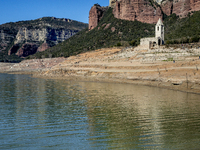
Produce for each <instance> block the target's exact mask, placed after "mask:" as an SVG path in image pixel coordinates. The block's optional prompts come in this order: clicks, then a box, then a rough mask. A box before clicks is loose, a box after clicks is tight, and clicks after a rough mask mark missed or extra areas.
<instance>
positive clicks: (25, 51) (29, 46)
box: [16, 43, 38, 57]
mask: <svg viewBox="0 0 200 150" xmlns="http://www.w3.org/2000/svg"><path fill="white" fill-rule="evenodd" d="M37 49H38V45H37V44H33V43H26V44H23V45H22V47H21V48H20V49H19V50H18V51H17V53H16V55H17V56H19V57H27V56H29V55H32V54H35V53H36V52H37Z"/></svg>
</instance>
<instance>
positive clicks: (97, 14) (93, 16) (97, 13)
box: [89, 4, 107, 30]
mask: <svg viewBox="0 0 200 150" xmlns="http://www.w3.org/2000/svg"><path fill="white" fill-rule="evenodd" d="M106 10H107V7H101V6H100V5H97V4H96V5H94V6H93V7H92V8H91V9H90V12H89V30H92V29H94V28H95V27H96V26H97V25H98V22H99V21H100V20H101V18H102V17H103V13H104V12H105V11H106Z"/></svg>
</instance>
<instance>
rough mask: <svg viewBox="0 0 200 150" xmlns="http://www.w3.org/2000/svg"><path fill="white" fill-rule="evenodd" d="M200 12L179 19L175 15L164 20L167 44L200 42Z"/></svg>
mask: <svg viewBox="0 0 200 150" xmlns="http://www.w3.org/2000/svg"><path fill="white" fill-rule="evenodd" d="M199 16H200V11H198V12H194V14H193V15H190V14H188V17H186V18H182V19H180V18H178V16H176V15H175V14H172V15H171V16H169V17H167V18H166V19H165V20H164V25H165V41H166V44H179V43H192V42H199V40H200V17H199Z"/></svg>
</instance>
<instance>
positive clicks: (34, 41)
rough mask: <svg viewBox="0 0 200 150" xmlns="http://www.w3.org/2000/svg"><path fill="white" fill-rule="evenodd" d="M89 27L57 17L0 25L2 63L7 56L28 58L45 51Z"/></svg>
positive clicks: (0, 57) (0, 56) (0, 58)
mask: <svg viewBox="0 0 200 150" xmlns="http://www.w3.org/2000/svg"><path fill="white" fill-rule="evenodd" d="M87 26H88V24H85V23H81V22H78V21H74V20H70V19H65V18H62V19H59V18H55V17H44V18H40V19H37V20H30V21H19V22H15V23H7V24H3V25H0V61H2V60H4V56H6V55H8V56H9V55H12V54H16V55H17V56H20V57H26V56H28V55H31V54H34V53H35V52H37V51H45V50H46V49H48V48H49V47H52V46H54V45H56V44H58V43H60V42H63V41H64V40H66V39H68V38H70V37H71V36H73V35H75V34H76V33H78V32H79V31H80V30H82V29H85V28H87ZM28 49H29V50H30V52H28Z"/></svg>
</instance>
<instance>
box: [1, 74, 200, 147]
mask: <svg viewBox="0 0 200 150" xmlns="http://www.w3.org/2000/svg"><path fill="white" fill-rule="evenodd" d="M0 149H24V150H25V149H92V150H93V149H200V95H195V94H188V93H182V92H177V91H171V90H165V89H159V88H152V87H145V86H135V85H129V84H112V83H94V82H69V81H64V80H45V79H36V78H30V77H29V76H26V75H7V74H0Z"/></svg>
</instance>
